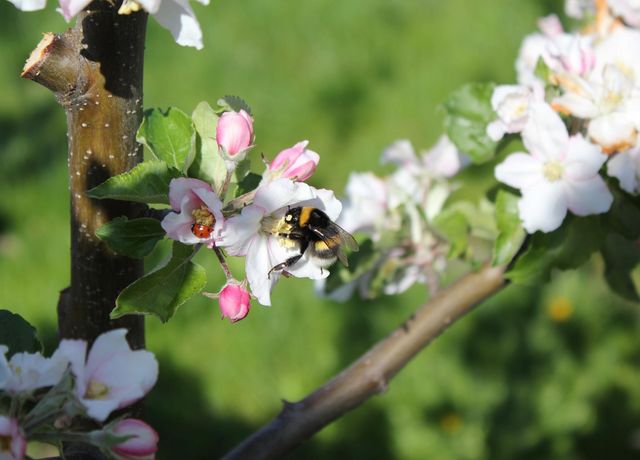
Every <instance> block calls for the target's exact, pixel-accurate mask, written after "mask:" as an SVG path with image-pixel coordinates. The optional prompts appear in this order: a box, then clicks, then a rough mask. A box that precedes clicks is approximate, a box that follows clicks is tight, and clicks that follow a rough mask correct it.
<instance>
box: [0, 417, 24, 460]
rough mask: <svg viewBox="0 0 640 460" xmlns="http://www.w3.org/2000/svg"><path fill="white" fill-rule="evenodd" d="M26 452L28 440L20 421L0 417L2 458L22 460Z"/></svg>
mask: <svg viewBox="0 0 640 460" xmlns="http://www.w3.org/2000/svg"><path fill="white" fill-rule="evenodd" d="M26 450H27V440H26V438H25V437H24V434H23V432H22V430H21V429H20V426H19V425H18V421H17V420H16V419H15V418H9V417H5V416H1V415H0V458H2V459H6V460H22V459H23V458H24V454H25V451H26Z"/></svg>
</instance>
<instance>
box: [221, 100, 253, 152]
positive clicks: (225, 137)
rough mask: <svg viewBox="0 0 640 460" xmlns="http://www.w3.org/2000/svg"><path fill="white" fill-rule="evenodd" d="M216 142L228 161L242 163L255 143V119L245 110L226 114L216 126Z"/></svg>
mask: <svg viewBox="0 0 640 460" xmlns="http://www.w3.org/2000/svg"><path fill="white" fill-rule="evenodd" d="M216 142H217V143H218V148H219V149H220V153H222V155H223V156H224V157H225V159H227V160H232V161H240V160H242V159H243V158H244V155H245V154H246V151H247V150H248V149H249V147H251V143H252V142H253V119H252V118H251V115H249V114H248V113H247V112H245V111H244V110H240V112H233V111H229V112H224V113H223V114H222V115H221V116H220V118H219V119H218V124H217V125H216Z"/></svg>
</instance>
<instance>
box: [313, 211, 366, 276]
mask: <svg viewBox="0 0 640 460" xmlns="http://www.w3.org/2000/svg"><path fill="white" fill-rule="evenodd" d="M309 229H310V230H311V231H313V233H315V234H316V235H318V236H319V237H320V238H321V239H322V241H324V242H325V244H326V245H327V247H329V248H332V249H334V251H335V254H336V256H337V257H338V260H340V262H342V264H343V265H344V266H345V267H348V266H349V261H348V260H347V255H346V254H345V252H344V249H343V247H344V246H346V247H347V248H349V249H350V250H351V251H357V250H358V249H359V248H358V243H357V242H356V240H355V239H354V238H353V236H351V234H350V233H349V232H347V231H346V230H345V229H343V228H342V227H340V226H339V225H337V224H335V223H333V222H331V227H330V229H329V231H327V230H322V229H319V228H316V227H314V226H309ZM335 235H337V236H338V238H337V239H338V240H339V244H336V241H335V240H336V237H335Z"/></svg>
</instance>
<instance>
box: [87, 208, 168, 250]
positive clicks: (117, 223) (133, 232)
mask: <svg viewBox="0 0 640 460" xmlns="http://www.w3.org/2000/svg"><path fill="white" fill-rule="evenodd" d="M165 234H166V233H165V231H164V230H163V229H162V227H161V226H160V221H158V220H156V219H151V218H149V217H143V218H141V219H132V220H129V219H128V218H127V217H125V216H122V217H118V218H116V219H113V220H112V221H110V222H107V223H106V224H105V225H103V226H102V227H100V228H99V229H98V230H96V236H97V237H98V238H100V239H101V240H102V241H104V242H105V243H107V246H109V248H111V250H112V251H114V252H116V253H118V254H122V255H125V256H128V257H133V258H135V259H141V258H142V257H144V256H146V255H148V254H150V253H151V251H153V248H154V247H155V246H156V243H157V242H158V241H160V240H161V239H162V238H164V236H165Z"/></svg>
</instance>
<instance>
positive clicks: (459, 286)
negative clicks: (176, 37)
mask: <svg viewBox="0 0 640 460" xmlns="http://www.w3.org/2000/svg"><path fill="white" fill-rule="evenodd" d="M504 270H505V268H504V267H489V266H486V267H484V268H482V269H480V270H478V271H477V272H474V273H470V274H468V275H466V276H464V277H462V278H461V279H460V280H458V282H456V283H455V284H454V285H452V286H450V287H448V288H447V289H443V290H442V291H441V292H440V293H439V294H438V295H437V296H435V297H434V298H433V299H432V300H431V301H430V302H428V303H427V304H426V305H424V306H423V307H421V308H420V309H418V310H417V311H416V312H415V313H414V314H413V315H412V316H411V317H410V318H409V319H408V320H407V321H405V322H404V323H403V324H401V325H400V326H399V327H398V328H397V329H395V330H394V331H393V332H392V333H391V334H390V335H389V336H388V337H386V338H385V339H383V340H382V341H380V342H378V344H377V345H375V346H374V347H373V348H371V349H370V350H369V351H368V352H367V353H365V354H364V355H363V356H362V357H360V358H359V359H358V360H357V361H356V362H354V363H353V364H352V365H351V366H349V367H348V368H347V369H345V370H344V371H342V372H341V373H340V374H338V375H337V376H336V377H334V378H333V379H331V380H330V381H329V382H327V383H325V384H324V385H323V386H321V387H320V388H318V389H317V390H316V391H314V392H313V393H311V394H310V395H309V396H307V397H306V398H304V399H303V400H301V401H299V402H295V403H290V402H285V403H284V408H283V409H282V411H281V412H280V414H279V415H278V416H277V417H276V418H275V419H273V420H272V421H271V422H269V423H268V424H267V425H265V426H264V427H263V428H261V429H260V430H258V431H257V432H255V433H254V434H253V435H251V436H250V437H249V438H247V439H246V440H245V441H244V442H242V443H241V444H240V445H238V446H237V447H235V448H234V449H233V450H232V451H231V452H229V453H228V454H227V455H226V456H225V457H224V458H225V459H226V460H236V459H273V458H279V457H281V456H283V455H284V454H286V453H287V452H289V451H290V450H292V449H293V448H294V447H296V446H297V445H298V444H300V443H301V442H303V441H304V440H306V439H307V438H309V437H311V436H312V435H313V434H314V433H316V432H317V431H319V430H320V429H322V428H323V427H325V426H326V425H328V424H329V423H331V422H332V421H333V420H335V419H337V418H338V417H340V416H342V415H343V414H345V413H346V412H348V411H349V410H351V409H353V408H355V407H357V406H359V405H360V404H362V403H363V402H365V401H366V400H367V399H369V398H370V397H371V396H374V395H376V394H379V393H382V392H384V391H385V390H386V388H387V386H388V384H389V381H390V380H391V379H392V378H393V377H394V376H395V374H396V373H397V372H398V371H400V369H402V368H403V367H404V366H405V364H407V363H408V362H409V360H411V358H413V357H414V356H415V355H416V354H417V353H418V352H419V351H421V350H422V349H423V348H425V347H426V346H427V345H428V344H429V343H430V342H431V341H432V340H433V339H435V338H436V337H437V336H439V335H440V334H441V333H442V332H443V331H444V330H446V329H447V328H448V327H449V326H450V325H451V324H453V323H454V322H455V321H456V320H457V319H458V318H460V317H461V316H463V315H464V314H465V313H467V312H468V311H470V310H471V309H472V308H473V307H474V306H475V305H477V304H478V303H480V302H481V301H482V300H484V299H485V298H487V297H489V296H491V295H493V294H495V293H496V292H498V291H499V290H500V289H502V287H503V286H505V284H506V280H505V278H504Z"/></svg>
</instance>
